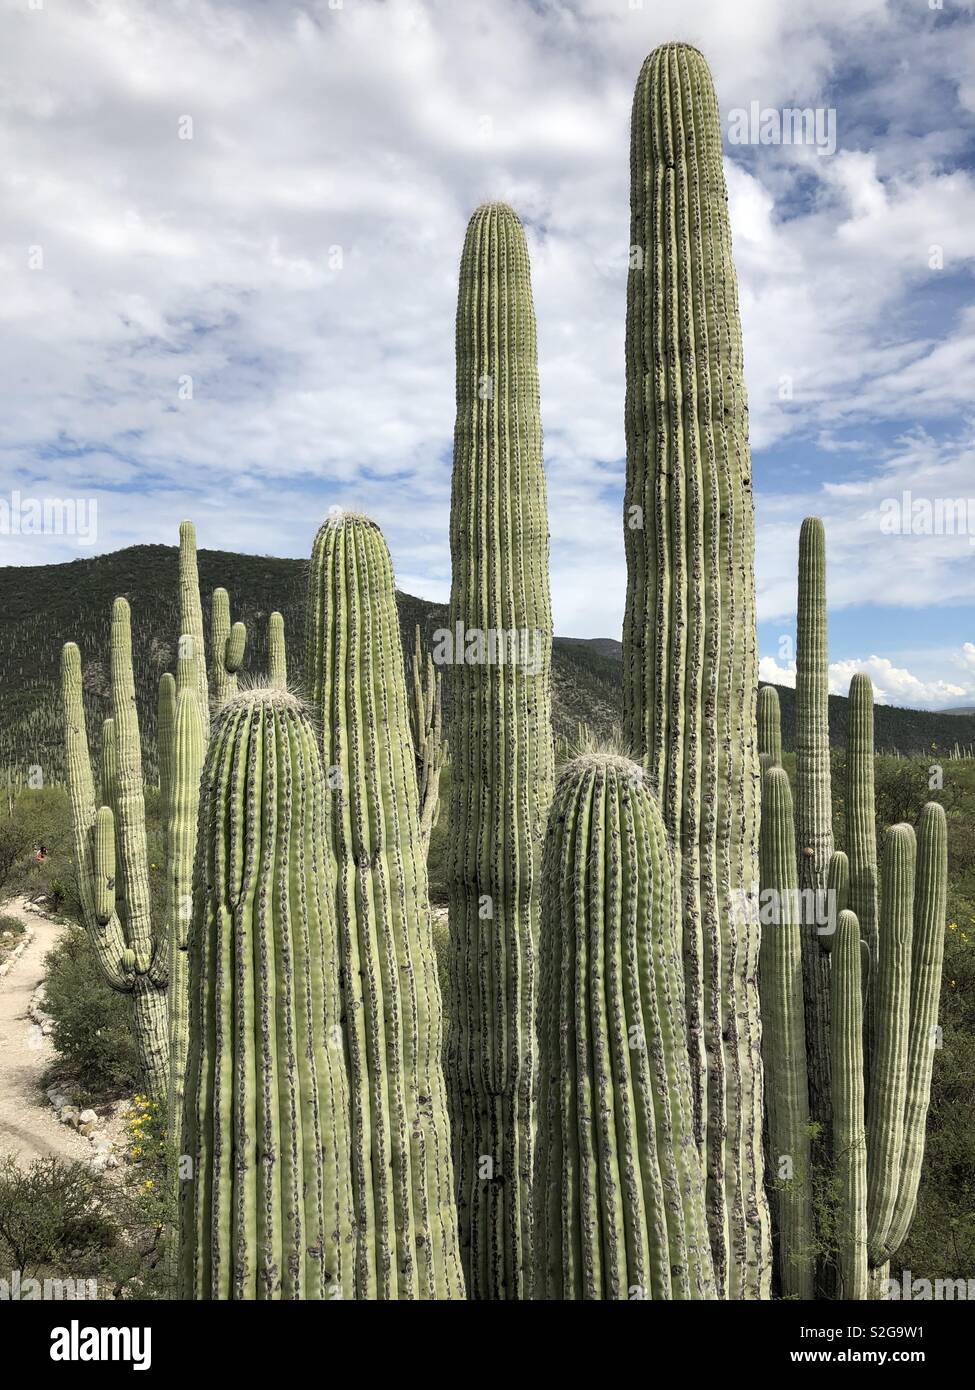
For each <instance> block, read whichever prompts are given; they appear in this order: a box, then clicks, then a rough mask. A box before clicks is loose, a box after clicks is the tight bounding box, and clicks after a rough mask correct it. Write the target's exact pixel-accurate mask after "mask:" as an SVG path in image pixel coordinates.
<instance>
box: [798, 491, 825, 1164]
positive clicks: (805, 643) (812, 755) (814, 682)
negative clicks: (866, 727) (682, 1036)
mask: <svg viewBox="0 0 975 1390" xmlns="http://www.w3.org/2000/svg"><path fill="white" fill-rule="evenodd" d="M832 817H833V802H832V791H831V787H830V759H829V658H828V654H827V643H826V533H825V531H824V529H823V523H822V522H821V521H820V519H819V517H817V516H809V517H806V519H805V521H804V522H803V523H802V528H801V530H800V532H799V601H798V614H797V618H796V840H797V850H798V862H799V887H800V888H801V889H803V890H804V896H803V904H804V907H803V922H802V942H803V947H802V967H803V980H804V984H805V1001H806V1049H807V1053H808V1062H809V1110H810V1114H811V1116H812V1119H813V1122H814V1124H816V1125H818V1126H819V1132H820V1136H821V1138H820V1142H821V1143H822V1144H823V1146H824V1148H825V1149H826V1150H827V1151H828V1149H829V1138H830V1132H831V1131H830V1127H831V1124H832V1117H831V1115H830V1107H829V1036H830V1028H829V995H830V983H829V960H828V955H827V950H826V948H825V946H824V945H823V940H822V934H821V933H820V931H819V925H820V924H819V922H818V921H817V917H818V916H819V915H820V914H818V913H817V912H816V911H815V903H816V900H817V896H818V895H825V892H826V887H827V876H828V873H829V861H830V855H831V854H832V853H833V819H832Z"/></svg>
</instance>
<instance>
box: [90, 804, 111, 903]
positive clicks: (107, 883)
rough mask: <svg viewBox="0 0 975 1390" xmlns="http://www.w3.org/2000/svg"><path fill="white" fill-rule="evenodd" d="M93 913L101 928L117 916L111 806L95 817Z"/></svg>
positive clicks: (104, 808) (105, 807)
mask: <svg viewBox="0 0 975 1390" xmlns="http://www.w3.org/2000/svg"><path fill="white" fill-rule="evenodd" d="M92 911H93V912H94V914H95V921H96V922H97V923H98V925H99V926H100V927H107V926H108V924H109V922H110V921H111V920H112V917H113V916H114V915H115V817H114V816H113V815H112V811H111V808H110V807H109V806H101V807H99V809H98V811H97V812H96V815H95V835H94V842H93V846H92Z"/></svg>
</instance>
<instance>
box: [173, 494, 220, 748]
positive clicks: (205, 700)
mask: <svg viewBox="0 0 975 1390" xmlns="http://www.w3.org/2000/svg"><path fill="white" fill-rule="evenodd" d="M179 630H180V633H181V634H182V633H186V634H188V635H189V636H190V637H192V638H193V642H194V650H195V651H196V654H197V657H198V660H197V668H196V680H197V696H198V697H199V701H200V711H201V713H202V716H203V734H204V737H206V736H207V734H209V731H210V690H209V685H208V683H207V665H206V656H205V655H204V653H205V647H204V644H203V605H202V603H201V602H200V573H199V569H198V566H197V561H196V527H195V526H194V525H193V523H192V521H181V522H180V525H179ZM217 659H218V658H217V656H216V654H215V656H214V661H215V662H216V661H217Z"/></svg>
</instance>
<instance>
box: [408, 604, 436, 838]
mask: <svg viewBox="0 0 975 1390" xmlns="http://www.w3.org/2000/svg"><path fill="white" fill-rule="evenodd" d="M410 675H411V678H412V679H411V685H410V694H411V699H410V733H411V734H412V736H413V751H414V755H415V757H416V781H417V786H418V788H419V793H420V841H421V843H422V845H423V850H424V853H429V850H430V836H431V835H432V834H433V828H434V826H435V825H436V824H437V821H438V820H439V818H440V774H441V772H442V771H443V763H444V739H443V692H442V690H441V685H440V672H439V671H438V670H437V668H436V666H435V665H434V664H433V658H432V657H431V656H429V655H428V656H427V657H426V660H424V657H423V649H422V647H421V646H420V625H419V623H417V625H416V634H415V638H414V644H413V661H412V666H411V670H410Z"/></svg>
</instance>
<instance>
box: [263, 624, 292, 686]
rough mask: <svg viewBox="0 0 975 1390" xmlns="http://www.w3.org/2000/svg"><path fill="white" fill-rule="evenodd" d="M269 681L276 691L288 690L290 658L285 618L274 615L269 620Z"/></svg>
mask: <svg viewBox="0 0 975 1390" xmlns="http://www.w3.org/2000/svg"><path fill="white" fill-rule="evenodd" d="M267 652H268V680H269V683H270V685H271V687H272V688H273V689H275V690H287V688H288V658H287V655H286V653H285V646H284V618H283V617H282V615H281V614H280V613H272V614H271V616H270V617H269V618H268V620H267Z"/></svg>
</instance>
